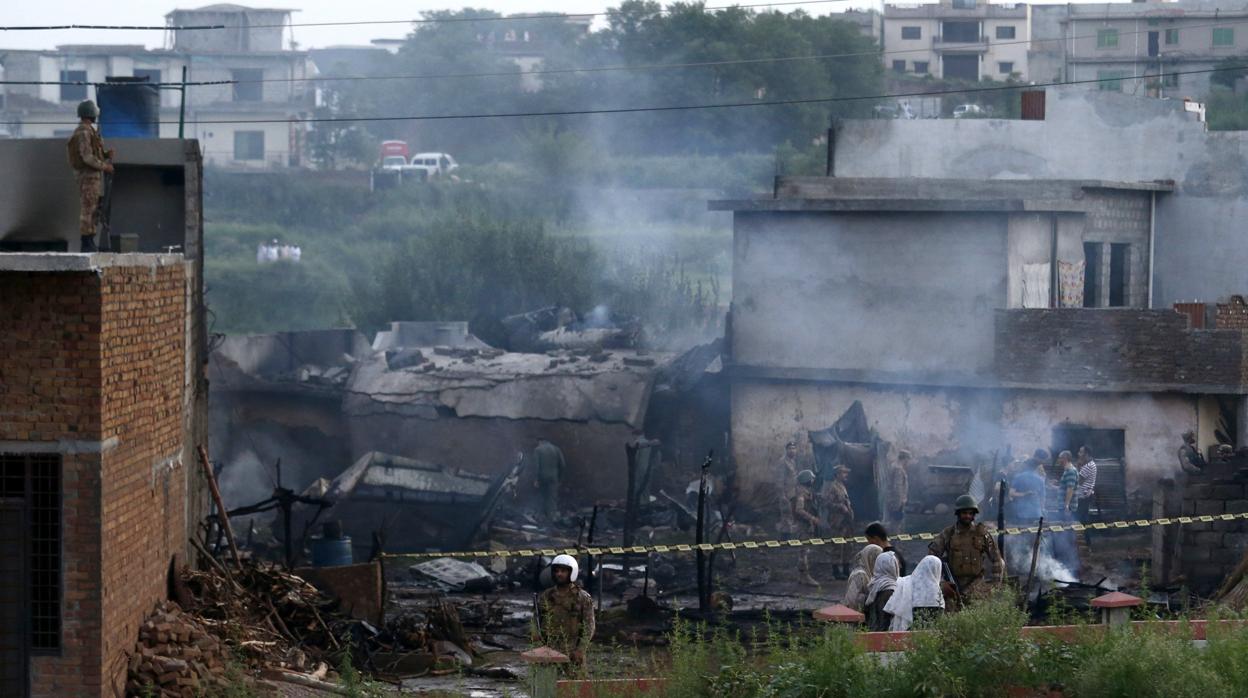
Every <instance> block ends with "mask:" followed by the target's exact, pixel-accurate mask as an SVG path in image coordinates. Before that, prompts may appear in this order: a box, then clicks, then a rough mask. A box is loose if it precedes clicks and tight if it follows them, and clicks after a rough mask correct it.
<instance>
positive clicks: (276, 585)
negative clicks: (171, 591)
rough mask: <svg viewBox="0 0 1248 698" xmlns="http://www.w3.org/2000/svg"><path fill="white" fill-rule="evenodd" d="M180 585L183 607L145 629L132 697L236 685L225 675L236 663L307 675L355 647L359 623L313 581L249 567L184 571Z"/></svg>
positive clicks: (132, 673) (163, 608)
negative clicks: (230, 570) (340, 611)
mask: <svg viewBox="0 0 1248 698" xmlns="http://www.w3.org/2000/svg"><path fill="white" fill-rule="evenodd" d="M179 581H180V584H179V585H178V588H179V594H178V597H179V599H180V600H181V601H182V603H181V604H180V605H179V604H178V603H174V602H165V603H163V604H161V605H160V606H159V607H158V608H157V609H156V611H155V612H153V613H152V614H151V615H150V616H149V617H148V618H147V620H145V621H144V623H143V625H142V626H140V629H139V638H138V645H137V647H136V649H135V651H134V652H133V653H132V655H131V658H130V666H129V677H128V681H127V690H128V691H130V692H131V693H132V694H134V695H141V694H143V693H144V691H148V692H151V693H152V694H153V695H160V696H197V695H202V694H203V692H204V688H206V687H210V686H224V685H226V682H227V680H235V681H237V680H239V679H240V677H237V676H236V677H232V679H231V678H230V677H227V673H228V672H229V671H230V670H231V667H232V665H233V670H234V671H240V672H241V671H244V670H258V669H285V670H293V671H296V672H304V671H308V670H310V668H311V667H312V666H314V665H315V664H317V662H318V660H321V659H325V660H330V659H332V657H331V656H330V655H332V654H335V653H337V652H339V651H341V650H343V649H344V648H349V647H351V642H350V634H351V632H352V628H353V626H355V625H357V624H359V621H353V620H349V619H347V618H346V617H345V616H341V615H339V614H338V613H337V612H336V609H335V606H336V602H335V601H334V600H332V599H330V598H328V597H326V596H324V595H323V594H321V592H320V591H318V590H317V589H316V588H315V587H313V586H312V585H311V584H309V583H308V582H306V581H304V580H303V579H301V578H299V577H296V576H295V575H292V574H288V573H286V572H283V571H281V570H279V569H277V568H273V567H262V566H259V565H257V564H254V563H249V564H248V565H246V566H245V567H244V568H243V569H242V570H239V571H235V572H234V573H233V574H231V575H230V576H228V577H227V576H226V575H225V573H223V572H222V571H220V568H214V569H212V570H209V571H197V570H190V569H184V570H183V571H182V573H181V577H180V580H179ZM331 663H332V664H337V662H331ZM152 689H155V690H152Z"/></svg>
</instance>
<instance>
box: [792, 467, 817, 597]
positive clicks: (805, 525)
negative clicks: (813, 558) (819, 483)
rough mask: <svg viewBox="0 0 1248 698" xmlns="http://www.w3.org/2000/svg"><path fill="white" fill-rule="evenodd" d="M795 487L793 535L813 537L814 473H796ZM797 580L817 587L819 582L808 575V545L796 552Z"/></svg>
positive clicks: (807, 471) (815, 531) (814, 529)
mask: <svg viewBox="0 0 1248 698" xmlns="http://www.w3.org/2000/svg"><path fill="white" fill-rule="evenodd" d="M796 484H797V487H796V488H795V489H794V495H793V519H794V526H795V528H796V533H795V535H797V536H801V537H806V538H814V537H816V536H818V535H819V525H820V522H819V510H818V509H817V508H816V507H815V491H814V484H815V473H814V472H812V471H810V470H803V471H802V472H800V473H798V474H797V483H796ZM798 555H799V556H798V561H797V565H798V573H799V574H798V578H797V580H798V581H799V582H801V583H802V584H805V585H807V586H812V587H817V586H819V582H818V581H816V580H815V578H814V577H812V576H810V546H806V545H804V546H802V549H801V552H800V553H799V554H798Z"/></svg>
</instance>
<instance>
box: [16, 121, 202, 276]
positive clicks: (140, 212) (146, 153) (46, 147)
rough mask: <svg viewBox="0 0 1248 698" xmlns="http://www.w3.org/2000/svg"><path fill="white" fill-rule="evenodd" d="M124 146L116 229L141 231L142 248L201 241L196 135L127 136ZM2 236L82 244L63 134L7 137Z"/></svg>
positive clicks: (188, 246) (190, 248)
mask: <svg viewBox="0 0 1248 698" xmlns="http://www.w3.org/2000/svg"><path fill="white" fill-rule="evenodd" d="M106 145H107V146H109V147H114V148H116V150H117V155H116V162H115V164H116V165H117V173H116V175H115V177H114V180H113V182H114V183H113V187H114V189H113V191H114V199H113V206H112V222H113V232H114V233H133V234H138V236H139V250H140V251H142V252H163V251H164V249H165V248H166V247H169V246H180V247H181V248H182V249H183V250H184V251H187V252H191V253H197V252H198V249H199V243H200V240H199V238H200V231H201V227H200V221H199V215H200V214H199V208H198V207H199V198H200V193H199V189H198V182H199V179H198V170H199V167H200V165H199V152H198V146H197V144H196V143H195V142H194V141H179V140H146V139H144V140H139V139H134V140H127V141H124V142H121V143H115V142H113V143H107V144H106ZM0 162H3V163H5V167H3V168H0V240H11V241H17V240H64V241H65V242H66V244H67V245H68V249H69V251H71V252H76V251H77V250H78V245H79V235H78V211H79V202H78V186H77V184H76V183H75V181H74V174H73V170H71V169H70V167H69V163H68V162H67V160H66V155H65V141H64V140H60V139H47V140H40V139H16V140H0Z"/></svg>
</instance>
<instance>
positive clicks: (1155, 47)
mask: <svg viewBox="0 0 1248 698" xmlns="http://www.w3.org/2000/svg"><path fill="white" fill-rule="evenodd" d="M1160 54H1161V32H1149V33H1148V55H1149V56H1150V57H1152V58H1156V57H1157V56H1159V55H1160Z"/></svg>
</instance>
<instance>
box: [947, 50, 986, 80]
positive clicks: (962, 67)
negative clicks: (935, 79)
mask: <svg viewBox="0 0 1248 698" xmlns="http://www.w3.org/2000/svg"><path fill="white" fill-rule="evenodd" d="M940 60H941V62H942V64H943V66H944V77H945V79H946V80H967V81H969V82H976V81H978V80H979V56H977V55H975V54H962V53H949V54H945V55H944V57H942V58H941V59H940Z"/></svg>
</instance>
